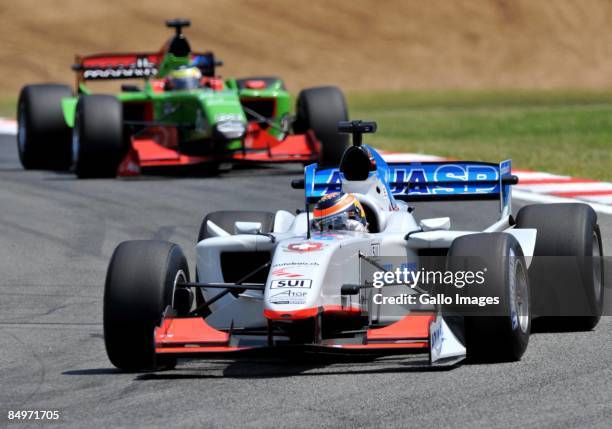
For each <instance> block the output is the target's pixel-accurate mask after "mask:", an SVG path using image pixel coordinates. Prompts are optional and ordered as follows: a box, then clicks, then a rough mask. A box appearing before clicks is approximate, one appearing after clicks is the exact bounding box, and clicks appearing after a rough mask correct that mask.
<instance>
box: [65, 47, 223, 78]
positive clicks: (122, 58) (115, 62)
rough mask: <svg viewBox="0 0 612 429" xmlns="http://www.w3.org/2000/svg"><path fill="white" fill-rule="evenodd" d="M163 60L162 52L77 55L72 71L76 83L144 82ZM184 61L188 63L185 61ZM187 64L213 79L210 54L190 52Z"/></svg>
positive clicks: (216, 63)
mask: <svg viewBox="0 0 612 429" xmlns="http://www.w3.org/2000/svg"><path fill="white" fill-rule="evenodd" d="M163 60H164V53H163V52H140V53H118V54H93V55H77V56H76V58H75V64H74V65H73V66H72V69H73V70H74V71H75V72H76V73H77V81H78V83H81V82H83V81H87V80H111V79H147V78H150V77H155V76H157V74H158V72H159V68H160V66H161V64H162V61H163ZM186 61H187V60H186ZM188 62H189V63H191V64H193V65H195V66H197V67H198V68H199V69H200V71H201V72H202V75H204V76H214V75H215V67H216V66H218V65H221V63H220V62H219V61H215V57H214V55H213V53H212V52H204V53H192V54H191V55H190V58H189V60H188Z"/></svg>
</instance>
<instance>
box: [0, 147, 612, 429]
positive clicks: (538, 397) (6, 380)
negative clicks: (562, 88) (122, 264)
mask: <svg viewBox="0 0 612 429" xmlns="http://www.w3.org/2000/svg"><path fill="white" fill-rule="evenodd" d="M299 174H300V168H299V166H282V167H274V168H257V169H238V170H235V171H232V172H231V173H229V174H225V175H223V176H222V177H217V178H202V177H195V178H194V177H142V178H138V179H130V180H88V181H77V180H76V179H75V178H74V177H73V176H72V175H70V174H58V173H53V172H40V171H27V172H26V171H23V170H22V168H21V166H20V164H19V162H18V159H17V154H16V148H15V138H14V137H7V136H3V137H0V412H1V413H2V415H0V426H5V427H49V426H53V425H60V426H63V427H77V428H83V427H128V426H129V427H161V426H167V427H242V426H249V427H314V426H327V427H348V426H350V427H361V426H373V427H381V426H382V427H510V426H512V427H518V426H525V427H576V426H580V427H584V426H587V427H606V428H609V427H610V424H611V422H612V366H611V365H610V361H611V356H612V320H610V319H611V318H609V317H605V318H603V319H602V322H601V323H600V324H599V326H598V327H597V329H596V330H595V331H592V332H587V333H554V334H551V333H541V334H536V335H533V336H532V337H531V341H530V344H529V348H528V350H527V352H526V354H525V356H524V358H523V360H522V361H521V362H516V363H505V364H494V365H492V364H489V365H483V364H474V365H464V366H460V367H457V368H454V369H451V370H445V371H431V370H423V369H415V368H414V365H411V364H409V363H407V362H406V361H405V360H404V359H401V358H397V357H394V358H385V359H382V360H378V361H343V360H331V361H330V360H322V359H304V360H295V359H286V358H275V357H262V358H257V359H250V360H220V359H214V360H200V361H184V362H181V363H180V364H179V366H178V367H177V369H176V370H174V371H168V372H157V373H148V374H123V373H119V372H118V371H116V370H115V369H114V368H113V367H112V366H111V364H110V362H109V361H108V360H107V358H106V353H105V350H104V342H103V336H102V335H103V333H102V323H101V321H102V294H103V284H104V277H105V272H106V268H107V264H108V261H109V258H110V256H111V253H112V251H113V249H114V248H115V246H116V245H117V244H118V243H119V242H121V241H123V240H128V239H143V238H158V239H167V240H170V241H173V242H176V243H178V244H180V245H181V246H182V247H183V249H184V250H185V252H186V254H187V256H188V259H189V261H190V263H193V260H194V251H193V245H194V241H195V239H196V236H197V232H198V228H199V225H200V222H201V220H202V217H203V215H204V214H205V213H206V212H208V211H212V210H220V209H261V210H276V209H281V208H285V209H295V208H298V207H301V205H302V200H301V198H300V197H301V195H302V194H301V193H300V192H299V191H295V190H292V189H291V188H290V187H289V182H290V180H291V179H292V178H295V177H297V176H298V175H299ZM515 206H516V207H518V206H519V204H517V203H516V202H515ZM448 209H450V207H449V206H448V205H447V204H438V205H437V206H436V207H433V208H432V207H422V208H417V213H420V214H421V215H422V216H425V215H429V214H432V213H433V214H445V213H447V211H448ZM453 209H454V210H456V212H457V215H458V216H457V219H459V218H465V219H467V221H466V222H464V223H466V224H468V225H470V224H471V225H473V226H479V225H484V224H485V223H486V217H487V215H488V214H489V212H488V211H487V209H485V208H483V207H480V206H478V207H468V208H463V207H460V208H456V207H455V208H453ZM490 213H491V214H493V211H490ZM600 224H601V227H602V231H603V235H604V246H605V248H606V249H607V250H608V252H612V217H609V216H604V215H600ZM191 270H192V272H193V266H191ZM9 410H58V411H59V413H60V419H59V420H58V421H57V422H56V423H54V424H52V423H49V422H40V421H30V422H15V421H12V422H9V421H8V420H7V412H8V411H9Z"/></svg>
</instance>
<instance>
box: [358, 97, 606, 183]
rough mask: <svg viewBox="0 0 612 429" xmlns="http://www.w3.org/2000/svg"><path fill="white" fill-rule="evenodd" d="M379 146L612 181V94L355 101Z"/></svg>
mask: <svg viewBox="0 0 612 429" xmlns="http://www.w3.org/2000/svg"><path fill="white" fill-rule="evenodd" d="M348 99H349V106H350V109H351V117H352V118H357V119H371V120H375V121H377V122H378V129H379V131H378V133H377V134H376V135H374V136H368V137H366V141H367V142H369V143H370V144H372V145H373V146H375V147H380V148H384V149H388V150H396V151H406V152H417V153H427V154H435V155H441V156H447V157H453V158H458V159H466V160H467V159H469V160H482V161H492V162H497V161H501V160H503V159H507V158H512V160H513V162H514V164H513V165H514V167H515V168H525V169H534V170H544V171H549V172H553V173H559V174H569V175H572V176H578V177H587V178H593V179H599V180H612V93H609V92H606V93H595V92H572V91H567V92H520V91H519V92H433V93H432V92H429V93H425V92H393V93H391V92H389V93H386V92H382V93H381V92H378V93H352V94H349V96H348Z"/></svg>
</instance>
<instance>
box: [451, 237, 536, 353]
mask: <svg viewBox="0 0 612 429" xmlns="http://www.w3.org/2000/svg"><path fill="white" fill-rule="evenodd" d="M447 269H448V270H449V271H450V272H454V273H457V274H459V273H460V272H462V273H463V274H465V273H468V272H472V273H478V272H482V273H483V276H482V277H483V279H484V281H483V283H482V284H472V285H466V286H464V287H462V288H458V289H456V290H454V292H456V293H457V295H458V296H460V297H461V298H466V299H469V300H474V301H478V300H483V299H486V298H487V297H491V298H495V297H498V298H499V304H497V305H485V306H478V305H465V304H461V305H457V303H456V302H455V303H454V305H452V306H447V307H444V308H443V312H444V311H446V312H448V313H450V314H451V315H452V314H455V315H457V314H459V315H463V316H464V321H465V340H466V346H467V355H468V359H470V360H471V361H477V362H479V361H487V362H505V361H517V360H520V359H521V356H522V355H523V353H524V352H525V350H526V349H527V344H528V343H529V334H530V332H531V311H530V306H529V279H528V275H527V265H526V263H525V258H524V256H523V251H522V249H521V246H520V244H519V243H518V241H517V240H516V238H514V237H513V236H512V235H510V234H505V233H481V234H470V235H465V236H461V237H458V238H456V239H455V240H454V241H453V244H452V245H451V247H450V249H449V252H448V259H447Z"/></svg>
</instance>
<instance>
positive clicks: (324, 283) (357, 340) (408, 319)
mask: <svg viewBox="0 0 612 429" xmlns="http://www.w3.org/2000/svg"><path fill="white" fill-rule="evenodd" d="M375 129H376V124H375V123H368V122H361V121H353V122H342V123H340V124H339V130H340V131H342V132H345V133H352V134H353V145H352V146H350V147H349V148H348V149H347V150H346V151H345V153H344V156H343V158H342V161H341V163H340V165H339V167H338V168H320V167H319V166H318V165H317V164H312V165H309V166H307V167H306V168H305V174H304V179H303V180H294V181H293V183H292V185H293V187H294V188H297V189H305V203H306V204H305V208H306V209H305V210H304V211H302V212H300V213H298V214H296V215H294V214H292V213H290V212H288V211H284V210H279V211H277V212H276V213H268V212H256V211H219V212H213V213H210V214H208V215H207V216H206V217H205V218H204V220H203V223H202V225H201V229H200V234H199V237H198V243H197V246H196V254H197V259H196V269H195V279H194V280H192V279H191V277H190V270H189V268H188V264H187V260H186V258H185V256H184V255H183V252H182V250H181V249H180V248H179V246H178V245H176V244H172V243H169V242H165V241H147V240H144V241H127V242H123V243H121V244H120V245H119V246H118V247H117V249H116V250H115V252H114V254H113V256H112V259H111V262H110V266H109V269H108V274H107V278H106V285H105V295H104V335H105V344H106V350H107V353H108V356H109V359H110V361H111V362H112V363H113V365H115V366H116V367H118V368H120V369H122V370H150V369H157V368H170V367H173V366H174V365H175V364H176V362H177V358H180V357H206V356H210V355H212V354H217V353H228V354H233V355H234V356H235V355H236V354H240V353H242V352H247V351H249V350H254V349H268V350H275V349H276V350H279V349H285V350H286V348H290V349H292V350H294V349H298V350H304V351H308V352H322V353H338V354H346V353H359V354H361V353H365V354H372V353H373V354H375V355H378V354H387V353H394V354H397V353H401V354H407V355H409V354H425V356H427V358H428V362H429V364H430V365H437V366H440V365H454V364H457V363H458V362H460V361H462V360H463V359H465V358H466V357H467V358H470V359H473V360H475V361H479V360H486V361H513V360H519V359H520V358H521V356H522V355H523V353H524V352H525V350H526V348H527V344H528V340H529V335H530V329H531V324H532V320H533V319H534V318H536V317H539V318H542V319H549V320H552V321H553V323H555V324H557V325H565V326H566V327H569V328H570V329H574V330H588V329H592V328H593V327H594V326H595V325H596V324H597V322H598V321H599V318H600V316H601V312H602V305H603V292H604V289H603V268H602V264H601V259H600V257H601V255H602V246H601V238H600V232H599V227H598V224H597V217H596V214H595V212H594V211H593V210H592V209H591V208H590V207H589V206H587V205H582V204H550V205H531V206H525V207H523V208H521V210H519V212H518V214H517V216H516V218H514V217H513V216H512V212H511V186H512V185H513V184H515V183H517V178H516V176H513V175H512V173H511V163H510V161H504V162H501V163H500V164H492V163H483V162H459V161H457V162H455V161H452V162H422V163H421V162H419V163H416V162H415V163H386V162H385V161H384V160H383V158H382V157H381V156H380V155H379V154H378V153H377V152H376V151H375V150H374V149H373V148H371V147H368V146H367V145H362V144H361V139H362V133H365V132H373V131H375ZM457 200H463V201H470V200H494V201H498V203H499V217H498V218H497V219H492V223H491V224H490V226H488V227H487V228H485V229H483V230H482V231H465V230H454V229H452V228H451V225H450V219H449V218H431V219H421V220H417V219H416V218H415V217H414V216H413V213H412V206H411V203H412V202H413V201H457ZM330 201H338V202H340V203H342V204H346V206H345V207H361V208H360V209H359V210H358V212H362V214H363V218H364V219H365V221H364V222H358V221H356V220H355V219H359V216H357V217H356V218H350V217H345V218H343V219H345V220H346V219H348V221H352V222H354V223H355V222H356V224H357V225H360V226H361V227H360V228H352V229H342V228H341V225H342V223H341V222H336V220H337V219H340V218H338V217H335V215H336V214H338V213H345V212H344V211H342V210H344V209H342V210H340V211H338V210H336V209H335V208H334V207H335V206H333V205H332V204H331V203H330ZM351 213H352V214H353V215H355V214H356V212H351ZM357 214H358V213H357ZM332 218H334V219H335V220H334V222H333V223H325V221H326V220H329V219H332ZM362 220H363V219H362ZM440 260H442V262H441V263H440V262H436V261H440ZM402 266H404V267H409V270H410V272H412V273H415V272H418V271H424V270H426V269H428V270H434V269H440V270H442V271H444V273H446V274H448V273H450V274H451V277H452V275H453V274H454V275H455V277H454V278H455V282H456V284H451V285H450V288H451V289H446V292H448V293H447V295H451V293H450V292H449V290H452V295H456V299H454V300H452V302H449V301H448V300H446V299H439V300H436V299H432V298H433V297H436V296H438V295H439V294H436V293H435V291H436V290H432V289H431V288H430V289H427V288H428V287H429V286H430V285H425V284H423V283H422V282H421V283H420V284H418V285H416V284H410V285H408V284H398V283H397V281H396V280H393V281H390V282H389V283H388V284H384V285H382V286H380V285H379V287H377V286H376V285H375V283H374V282H373V281H372V279H376V278H377V277H376V273H377V272H378V273H379V274H380V273H382V275H383V277H385V276H386V275H387V274H393V273H394V272H395V271H396V270H397V269H398V268H400V267H402ZM467 272H476V273H480V276H482V278H481V280H482V282H480V283H479V284H478V285H477V286H469V287H468V286H465V287H459V284H458V283H459V282H458V281H457V280H458V279H459V276H458V274H459V273H463V274H464V275H463V276H462V277H461V278H462V279H463V280H465V279H466V278H467V275H465V273H467ZM476 276H478V274H477V275H476ZM378 278H380V276H379V277H378ZM447 287H449V286H447ZM402 294H404V295H406V296H414V297H418V298H419V299H418V300H417V301H416V305H413V304H411V303H407V304H406V303H405V302H404V300H400V301H401V302H399V303H398V297H400V296H402ZM421 297H425V298H427V299H424V300H422V299H421ZM405 301H408V300H405ZM484 301H486V302H488V303H489V304H490V305H481V304H482V303H483V302H484ZM462 303H463V305H461V304H462ZM466 303H467V304H466Z"/></svg>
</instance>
